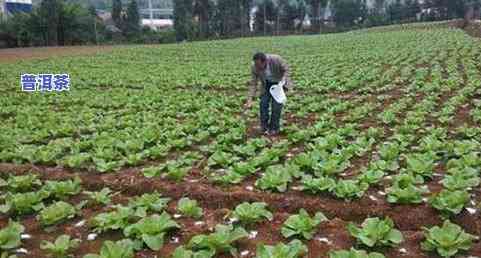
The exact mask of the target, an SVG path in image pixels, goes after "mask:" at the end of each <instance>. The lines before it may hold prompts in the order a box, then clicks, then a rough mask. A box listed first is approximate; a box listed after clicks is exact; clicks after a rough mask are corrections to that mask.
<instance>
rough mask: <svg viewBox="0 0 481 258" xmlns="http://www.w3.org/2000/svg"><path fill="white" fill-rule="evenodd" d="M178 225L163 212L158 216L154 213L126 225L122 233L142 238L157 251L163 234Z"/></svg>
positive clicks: (161, 244) (162, 243) (160, 246)
mask: <svg viewBox="0 0 481 258" xmlns="http://www.w3.org/2000/svg"><path fill="white" fill-rule="evenodd" d="M176 228H180V226H179V225H178V224H177V223H176V222H175V221H173V220H172V219H171V218H170V215H169V214H167V213H166V212H163V213H162V214H161V215H160V216H159V215H157V214H154V215H152V216H150V217H146V218H143V219H141V220H140V221H139V222H137V223H135V224H132V225H130V226H127V227H126V228H125V229H124V235H125V236H127V237H135V238H138V239H140V240H142V241H143V242H144V243H145V244H146V245H147V246H148V247H149V248H150V249H152V250H155V251H158V250H160V248H162V246H163V245H164V235H165V233H167V232H168V231H170V230H172V229H176Z"/></svg>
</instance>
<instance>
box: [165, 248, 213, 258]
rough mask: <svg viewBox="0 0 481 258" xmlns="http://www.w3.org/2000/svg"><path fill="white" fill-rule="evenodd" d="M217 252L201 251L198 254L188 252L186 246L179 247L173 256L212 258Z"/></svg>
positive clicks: (179, 257) (178, 257) (175, 257)
mask: <svg viewBox="0 0 481 258" xmlns="http://www.w3.org/2000/svg"><path fill="white" fill-rule="evenodd" d="M214 255H215V252H214V251H211V250H200V251H197V252H194V251H191V250H187V249H185V247H184V246H179V247H177V248H176V249H175V251H174V253H173V254H172V258H212V257H214Z"/></svg>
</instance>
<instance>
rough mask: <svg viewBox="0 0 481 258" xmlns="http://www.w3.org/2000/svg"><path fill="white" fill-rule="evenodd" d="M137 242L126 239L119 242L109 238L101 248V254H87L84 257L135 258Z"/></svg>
mask: <svg viewBox="0 0 481 258" xmlns="http://www.w3.org/2000/svg"><path fill="white" fill-rule="evenodd" d="M134 248H135V244H134V242H132V240H129V239H125V240H121V241H117V242H113V241H110V240H107V241H105V242H104V243H103V245H102V248H101V249H100V254H87V255H85V256H84V257H83V258H134Z"/></svg>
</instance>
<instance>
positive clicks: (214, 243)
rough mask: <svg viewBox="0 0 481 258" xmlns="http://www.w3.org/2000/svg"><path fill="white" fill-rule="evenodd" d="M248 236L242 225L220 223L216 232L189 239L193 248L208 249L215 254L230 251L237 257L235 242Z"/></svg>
mask: <svg viewBox="0 0 481 258" xmlns="http://www.w3.org/2000/svg"><path fill="white" fill-rule="evenodd" d="M247 236H248V234H247V232H246V231H245V230H244V229H243V228H241V227H236V228H234V227H233V226H232V225H229V226H226V225H221V224H219V225H217V226H216V227H215V232H214V233H212V234H210V235H197V236H194V237H193V238H192V239H191V240H190V241H189V244H188V247H189V248H191V249H192V250H197V251H201V250H206V251H210V252H213V253H215V254H221V253H230V254H231V255H232V256H234V257H236V255H237V250H236V248H235V247H234V246H233V244H234V243H235V242H236V241H237V240H239V239H242V238H246V237H247Z"/></svg>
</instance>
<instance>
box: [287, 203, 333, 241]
mask: <svg viewBox="0 0 481 258" xmlns="http://www.w3.org/2000/svg"><path fill="white" fill-rule="evenodd" d="M326 220H327V218H326V216H324V214H322V212H318V213H316V214H315V216H314V217H312V218H311V217H310V216H309V214H308V213H307V211H305V210H304V209H301V210H300V211H299V214H297V215H291V216H290V217H289V218H287V220H286V221H285V222H284V225H283V226H282V229H281V233H282V235H283V236H284V237H286V238H289V237H292V236H296V235H299V236H301V237H303V238H304V239H311V238H312V237H313V235H314V233H315V232H316V227H317V226H318V225H319V224H320V223H321V222H323V221H326Z"/></svg>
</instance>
